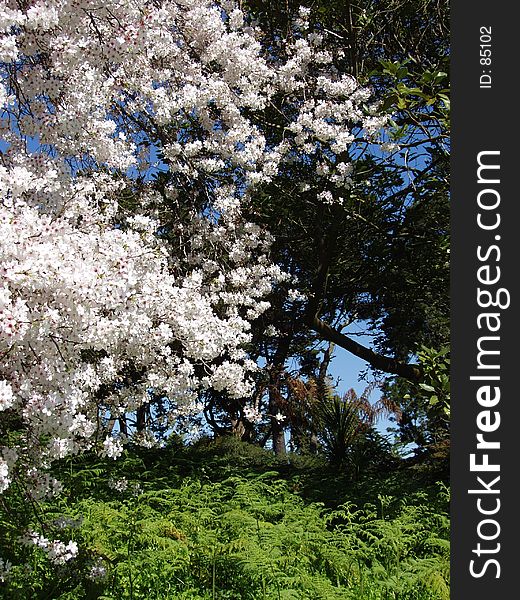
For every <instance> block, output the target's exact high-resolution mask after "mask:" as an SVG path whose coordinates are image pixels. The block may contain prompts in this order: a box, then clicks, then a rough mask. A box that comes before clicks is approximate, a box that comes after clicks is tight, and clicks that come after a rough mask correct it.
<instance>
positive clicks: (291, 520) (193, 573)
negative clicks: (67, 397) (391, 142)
mask: <svg viewBox="0 0 520 600" xmlns="http://www.w3.org/2000/svg"><path fill="white" fill-rule="evenodd" d="M291 458H292V457H289V464H288V463H287V461H285V462H283V461H281V460H280V459H278V458H276V457H274V456H273V455H272V454H270V453H267V452H265V451H262V450H260V449H259V448H255V447H253V446H249V445H246V444H240V443H238V442H237V441H236V440H227V441H223V442H220V443H218V444H215V443H209V442H207V441H204V442H201V443H199V444H198V445H196V446H195V447H193V448H185V449H179V448H170V449H163V450H150V451H142V450H135V451H134V452H132V454H131V455H128V454H127V455H126V456H125V457H124V458H123V459H122V460H121V461H120V462H115V463H114V462H113V461H111V462H108V461H102V462H96V461H95V460H94V459H92V458H91V459H89V458H84V459H81V460H76V461H73V462H72V463H71V462H69V463H68V464H67V465H66V466H64V467H63V469H62V472H61V473H60V476H62V477H63V478H64V479H66V480H67V484H68V486H70V488H71V490H72V493H71V495H70V496H68V497H66V496H65V497H64V498H63V499H62V500H60V501H55V502H51V503H49V504H46V505H44V506H43V513H42V514H41V515H40V517H41V518H42V519H43V520H45V521H48V520H49V519H52V518H56V517H58V516H59V515H63V516H65V517H67V518H68V519H70V520H72V526H67V527H65V528H62V529H60V530H59V532H54V533H52V532H49V531H45V535H46V536H47V537H51V535H55V536H56V537H59V538H60V539H62V540H64V541H67V540H69V539H74V540H75V541H77V542H78V544H79V547H80V554H79V556H78V558H77V559H75V560H74V561H72V562H71V563H67V564H65V565H61V566H52V565H51V564H50V563H49V562H48V560H47V559H46V558H45V557H44V555H43V552H42V551H41V550H39V549H38V548H32V549H28V548H26V547H22V546H20V545H18V546H17V545H16V539H15V537H14V536H12V535H7V536H5V535H4V534H5V533H6V530H7V525H6V520H5V519H3V520H2V524H1V531H0V533H1V534H2V539H3V540H6V539H7V543H6V544H5V546H6V547H5V548H4V549H3V551H2V552H3V555H4V556H5V557H6V558H9V559H10V560H12V562H13V564H17V565H18V566H16V567H13V569H12V571H11V574H12V575H11V577H10V578H9V579H8V581H7V582H6V583H4V584H0V585H1V586H2V587H0V597H3V598H9V600H22V599H23V600H43V599H56V600H58V599H59V600H80V599H81V600H83V599H85V600H87V599H94V598H96V599H100V600H170V599H171V600H173V599H176V600H177V599H185V600H214V599H219V600H223V599H229V600H264V599H266V600H267V599H273V600H282V599H287V600H288V599H291V598H294V599H295V600H306V599H308V600H320V599H322V600H336V599H337V600H343V599H345V600H387V599H390V598H391V599H393V600H444V599H447V598H448V597H449V595H448V586H449V583H448V582H449V572H448V569H449V542H448V537H449V522H448V512H447V511H448V505H447V498H445V497H444V494H445V489H442V488H439V487H438V486H435V489H434V491H433V494H432V493H431V492H430V491H424V490H417V489H415V490H414V491H412V492H410V490H409V489H408V488H407V489H405V488H404V487H403V485H404V484H403V482H404V481H405V480H406V481H407V482H408V483H407V485H409V484H410V478H409V476H408V475H406V474H403V476H398V478H397V480H396V481H395V482H394V485H390V484H387V483H385V481H384V480H383V479H379V481H375V480H374V479H373V478H372V479H371V480H370V481H371V483H370V486H375V488H376V489H380V490H385V491H386V492H387V494H386V495H382V493H381V492H379V493H374V492H373V491H372V490H373V489H374V488H373V487H368V488H366V489H365V494H366V496H367V499H366V500H363V502H362V503H361V502H360V501H358V500H357V498H362V497H363V493H362V488H363V485H364V484H362V483H358V487H357V488H351V489H350V490H349V489H348V488H347V487H346V485H345V480H344V479H343V480H342V479H337V478H336V480H334V477H335V476H334V475H333V472H327V471H326V469H324V467H323V465H320V464H319V463H318V462H315V463H314V464H310V463H307V464H305V465H301V464H300V465H298V464H290V461H291ZM122 478H126V480H127V486H126V489H125V490H123V491H119V492H117V491H115V490H114V489H113V485H114V484H113V482H112V484H111V485H112V487H110V485H109V481H111V480H112V481H113V480H114V479H119V480H121V479H122ZM400 478H401V479H402V481H400ZM327 479H328V480H329V483H328V485H329V488H327V485H326V484H325V485H324V484H323V482H324V481H326V480H327ZM333 487H334V488H335V489H336V493H337V494H339V496H338V498H337V500H338V502H335V501H332V504H331V503H330V501H331V498H330V491H331V490H332V488H333ZM19 493H20V492H19ZM320 495H321V497H322V498H324V499H326V497H327V496H329V498H328V502H327V505H325V504H324V502H323V501H320V500H318V499H317V498H319V497H320ZM313 496H314V499H313V498H312V497H313ZM20 500H21V493H20ZM74 522H75V523H76V526H74ZM26 524H27V525H30V526H31V527H33V528H34V529H37V530H41V529H40V525H39V524H38V519H37V518H36V517H35V516H34V515H33V516H31V515H30V513H27V523H26ZM100 567H102V568H103V569H105V570H106V573H105V575H104V576H103V577H101V578H99V579H97V580H92V579H90V578H89V574H90V573H91V571H92V569H93V568H94V569H95V568H98V569H99V568H100Z"/></svg>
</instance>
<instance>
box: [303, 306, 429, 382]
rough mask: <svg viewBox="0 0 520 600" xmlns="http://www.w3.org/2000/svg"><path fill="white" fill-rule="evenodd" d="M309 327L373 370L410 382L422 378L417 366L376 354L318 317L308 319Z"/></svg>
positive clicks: (420, 370)
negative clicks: (365, 362) (361, 360)
mask: <svg viewBox="0 0 520 600" xmlns="http://www.w3.org/2000/svg"><path fill="white" fill-rule="evenodd" d="M308 325H309V327H310V328H311V329H312V330H313V331H315V332H316V333H317V334H318V335H320V336H321V337H322V338H323V339H325V340H327V341H329V342H333V343H334V344H337V345H338V346H341V348H344V349H345V350H347V351H348V352H351V353H352V354H355V355H356V356H358V357H359V358H361V359H363V360H366V361H367V362H368V363H369V364H370V365H371V366H372V367H374V369H377V370H378V371H384V372H385V373H392V374H393V375H399V376H400V377H404V378H405V379H409V380H410V381H419V380H420V379H421V378H422V369H421V367H420V366H419V365H417V364H408V363H403V362H401V361H399V360H397V359H395V358H392V357H390V356H384V355H383V354H378V353H377V352H374V351H373V350H371V349H370V348H367V347H366V346H362V345H361V344H359V343H358V342H356V341H354V340H352V339H351V338H349V337H347V336H346V335H344V334H343V333H341V332H340V331H338V330H337V329H333V328H332V327H331V326H330V325H329V324H328V323H325V321H322V320H321V319H320V318H319V317H318V316H316V315H312V316H309V317H308Z"/></svg>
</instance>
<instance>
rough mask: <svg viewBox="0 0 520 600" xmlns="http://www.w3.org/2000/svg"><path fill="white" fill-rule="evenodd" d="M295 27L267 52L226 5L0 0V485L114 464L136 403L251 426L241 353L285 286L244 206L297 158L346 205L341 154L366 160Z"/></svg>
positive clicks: (360, 109) (324, 56)
mask: <svg viewBox="0 0 520 600" xmlns="http://www.w3.org/2000/svg"><path fill="white" fill-rule="evenodd" d="M307 14H308V11H306V10H305V9H302V10H301V11H300V18H299V20H298V22H297V23H296V24H295V34H294V35H293V36H292V37H291V39H287V40H281V39H280V40H279V41H278V42H277V43H279V45H280V48H279V49H278V50H280V49H281V51H274V50H275V49H274V48H273V47H269V46H266V45H265V44H263V43H262V39H263V38H262V32H261V30H260V29H259V28H258V27H257V26H255V23H254V22H253V21H251V20H250V19H248V18H246V15H244V14H243V13H242V12H241V10H239V8H238V7H237V6H236V5H235V4H234V3H233V2H227V1H226V2H224V1H223V2H215V1H212V0H211V1H210V0H175V1H174V0H156V1H145V0H135V1H134V2H126V1H122V0H108V1H103V2H101V1H100V0H47V1H45V2H32V1H29V2H16V1H12V0H8V1H3V2H1V3H0V32H1V33H0V61H1V66H0V72H1V78H0V104H1V109H0V110H1V113H0V127H1V139H2V142H1V145H0V149H1V157H0V158H1V163H0V189H1V192H2V200H1V203H0V271H1V274H2V281H1V284H0V410H1V411H2V424H1V425H0V444H1V445H2V450H1V454H0V492H2V491H5V490H6V489H7V488H8V487H9V485H10V482H11V481H12V480H13V478H18V479H19V480H20V481H24V482H26V484H28V489H29V491H30V493H31V494H32V495H33V497H35V498H41V497H43V496H44V495H46V494H49V493H50V494H52V493H57V492H58V491H59V489H60V486H59V483H58V482H56V481H55V480H53V479H52V478H50V477H49V475H48V473H47V467H48V466H49V465H50V464H51V463H52V461H54V460H56V459H59V458H63V457H65V456H67V455H70V454H74V453H78V452H81V451H83V450H85V449H96V450H97V451H99V452H100V453H102V454H104V455H106V456H109V457H113V458H115V457H117V456H118V455H119V454H120V453H121V451H122V442H123V441H124V439H123V436H122V435H120V434H119V435H118V433H117V432H116V431H115V430H113V432H112V434H110V435H109V434H108V432H107V427H106V425H107V422H108V421H109V420H110V419H112V420H113V419H116V418H118V417H119V416H121V415H124V414H126V413H129V412H133V411H136V410H138V409H139V408H140V407H142V406H145V405H147V404H148V403H149V402H150V394H151V393H152V391H153V393H155V394H160V395H161V396H162V397H164V398H166V399H167V403H168V410H167V412H166V419H167V421H168V423H170V424H173V423H175V420H176V419H178V418H179V416H180V415H185V414H189V413H196V412H199V411H200V410H201V407H200V405H199V403H198V398H199V394H200V393H201V392H202V391H204V390H210V389H212V390H216V391H217V392H225V393H226V394H227V395H229V396H230V397H233V398H238V399H241V401H242V402H243V404H244V411H245V412H244V414H250V415H253V416H252V417H251V418H253V419H254V418H257V414H256V412H255V411H256V407H254V406H247V400H245V399H247V397H248V394H250V393H251V379H250V373H251V372H252V371H253V370H254V369H255V368H256V365H255V363H254V362H253V361H252V360H250V358H249V357H248V354H247V352H246V350H245V347H246V344H247V343H248V342H249V341H250V336H251V332H250V331H251V323H252V322H253V321H254V320H255V319H257V318H258V317H259V315H261V314H262V313H263V312H264V311H265V310H266V308H267V307H268V306H269V304H268V302H267V298H268V295H269V294H270V292H271V291H272V289H273V286H275V285H277V284H279V283H280V282H281V281H284V280H286V281H287V278H288V275H286V274H284V273H282V271H281V270H280V268H279V267H277V266H276V265H274V264H273V263H272V262H271V261H270V259H269V245H270V241H271V238H270V235H269V232H268V231H266V230H265V229H263V228H261V227H259V226H258V225H255V224H253V223H251V222H249V221H248V220H247V219H246V218H245V217H244V215H245V214H246V213H247V210H249V209H250V207H249V199H250V195H251V193H252V191H253V190H254V189H255V188H256V187H258V186H260V185H264V184H268V183H269V182H270V181H271V180H272V178H273V177H275V176H276V174H277V173H278V172H280V170H281V169H283V168H284V166H286V165H290V164H292V163H294V162H295V161H298V160H300V161H301V160H305V157H306V156H312V157H313V164H315V165H316V176H317V178H320V179H323V178H324V177H326V178H328V179H329V180H330V185H331V186H332V187H333V188H334V190H338V189H340V188H344V189H345V190H348V188H349V186H350V183H351V180H350V177H349V175H350V173H351V168H352V167H351V165H350V164H349V163H348V162H347V161H346V159H344V158H342V157H346V156H347V155H348V154H347V150H348V149H349V148H351V147H352V146H353V145H355V144H359V143H363V144H366V143H371V144H381V145H382V147H383V150H384V149H385V148H386V145H385V141H384V135H383V133H382V132H383V131H384V128H385V126H386V124H387V120H386V117H384V116H382V115H380V113H379V107H378V105H377V104H375V103H371V101H370V91H369V90H368V89H366V88H363V87H360V86H359V85H358V84H357V82H356V81H355V80H354V79H353V78H352V77H351V76H347V75H344V74H341V73H340V72H338V71H337V69H336V68H335V67H334V64H333V57H332V56H331V54H330V53H329V52H327V51H326V50H325V49H324V47H323V41H324V39H323V36H322V35H321V34H318V33H316V32H313V31H312V30H311V29H310V28H309V24H308V22H307ZM272 110H277V111H282V112H283V115H284V123H285V124H284V125H283V132H282V135H279V132H277V135H276V136H273V135H272V127H274V124H273V122H272V121H270V119H269V114H270V111H272ZM277 126H279V125H277ZM319 157H323V158H322V159H318V158H319ZM327 173H328V174H329V175H327ZM306 193H309V192H308V190H307V192H306ZM315 194H316V199H317V201H318V202H321V203H323V204H325V205H328V204H330V203H335V202H341V194H339V193H336V192H335V193H334V194H332V193H331V192H330V191H328V190H327V189H325V188H323V187H321V188H319V189H316V190H315ZM120 433H121V432H120Z"/></svg>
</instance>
